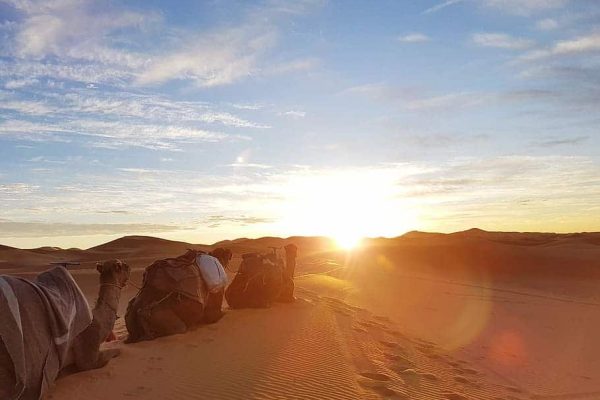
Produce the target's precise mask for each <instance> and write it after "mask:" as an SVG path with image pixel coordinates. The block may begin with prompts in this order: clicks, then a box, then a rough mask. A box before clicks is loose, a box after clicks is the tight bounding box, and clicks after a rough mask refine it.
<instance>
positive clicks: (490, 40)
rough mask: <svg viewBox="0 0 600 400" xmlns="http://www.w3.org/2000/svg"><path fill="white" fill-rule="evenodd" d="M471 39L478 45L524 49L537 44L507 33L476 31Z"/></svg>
mask: <svg viewBox="0 0 600 400" xmlns="http://www.w3.org/2000/svg"><path fill="white" fill-rule="evenodd" d="M471 40H472V41H473V43H475V44H476V45H478V46H482V47H495V48H500V49H511V50H523V49H527V48H529V47H531V46H533V45H534V44H535V42H534V41H533V40H529V39H523V38H516V37H513V36H510V35H507V34H505V33H475V34H473V35H472V36H471Z"/></svg>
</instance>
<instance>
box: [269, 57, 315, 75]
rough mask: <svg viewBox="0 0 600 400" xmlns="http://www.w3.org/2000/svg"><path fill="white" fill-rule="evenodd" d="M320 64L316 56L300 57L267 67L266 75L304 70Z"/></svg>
mask: <svg viewBox="0 0 600 400" xmlns="http://www.w3.org/2000/svg"><path fill="white" fill-rule="evenodd" d="M318 64H319V61H318V60H317V59H316V58H300V59H297V60H292V61H287V62H283V63H279V64H275V65H273V66H272V67H268V68H265V69H264V70H263V73H264V74H265V75H278V74H288V73H292V72H302V71H309V70H311V69H314V68H315V67H316V66H317V65H318Z"/></svg>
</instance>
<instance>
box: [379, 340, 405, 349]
mask: <svg viewBox="0 0 600 400" xmlns="http://www.w3.org/2000/svg"><path fill="white" fill-rule="evenodd" d="M379 343H381V344H382V345H384V346H385V347H387V348H390V349H396V348H399V347H401V346H400V344H399V343H397V342H388V341H387V340H380V341H379Z"/></svg>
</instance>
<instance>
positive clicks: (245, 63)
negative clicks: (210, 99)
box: [136, 27, 276, 87]
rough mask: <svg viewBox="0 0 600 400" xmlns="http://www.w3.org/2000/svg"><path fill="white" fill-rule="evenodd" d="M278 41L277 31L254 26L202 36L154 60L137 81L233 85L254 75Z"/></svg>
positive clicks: (204, 85)
mask: <svg viewBox="0 0 600 400" xmlns="http://www.w3.org/2000/svg"><path fill="white" fill-rule="evenodd" d="M275 40H276V35H275V34H274V33H272V32H262V31H260V30H255V28H254V27H246V28H234V29H229V30H226V31H222V32H218V33H213V34H211V35H202V36H201V37H196V38H194V39H192V40H190V41H189V43H188V44H186V45H185V46H184V47H183V48H182V49H180V50H178V51H176V52H174V53H171V54H167V55H164V56H161V57H159V58H157V59H155V60H153V61H152V62H151V63H150V65H149V67H148V68H146V69H145V70H144V71H143V72H142V73H141V74H139V75H138V77H137V79H136V82H137V83H138V84H140V85H148V84H156V83H163V82H166V81H169V80H173V79H186V80H191V81H194V82H195V83H196V84H197V85H198V86H201V87H211V86H219V85H224V84H230V83H233V82H236V81H239V80H241V79H244V78H248V77H249V76H251V75H252V74H254V73H255V72H256V70H257V68H258V61H259V57H260V56H261V55H262V54H264V52H265V51H266V50H268V49H270V48H272V47H273V46H274V44H275Z"/></svg>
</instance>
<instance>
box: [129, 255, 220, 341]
mask: <svg viewBox="0 0 600 400" xmlns="http://www.w3.org/2000/svg"><path fill="white" fill-rule="evenodd" d="M197 255H198V253H197V252H196V251H194V250H189V251H188V252H187V253H186V254H184V255H182V256H179V257H177V258H173V259H166V260H158V261H156V262H154V263H153V264H152V265H150V266H148V267H147V268H146V272H145V273H144V284H143V287H142V289H141V290H140V291H139V293H138V294H137V296H136V297H134V298H133V299H131V300H130V301H129V304H128V306H127V312H126V314H125V323H126V325H127V330H128V331H129V337H128V338H127V340H126V343H134V342H138V341H141V340H152V339H155V338H157V337H161V336H169V335H176V334H181V333H185V332H187V331H188V330H189V329H192V328H194V327H197V326H198V325H200V324H202V323H215V322H217V321H218V320H219V319H220V318H221V317H222V315H223V313H222V311H221V306H222V302H223V293H224V291H223V290H221V291H219V292H216V293H208V291H207V290H206V288H205V284H204V283H203V281H202V277H201V274H200V272H199V270H198V267H197V266H196V265H195V263H194V262H195V260H196V256H197ZM209 255H212V256H213V257H215V258H217V259H218V260H219V262H220V263H221V265H222V266H223V267H224V268H227V265H228V264H229V261H230V260H231V251H230V250H226V249H222V248H217V249H215V250H213V251H212V252H210V253H209ZM168 271H170V272H168ZM171 273H172V274H174V275H170V274H171ZM184 284H185V285H187V286H185V285H184ZM182 285H183V286H182Z"/></svg>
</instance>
